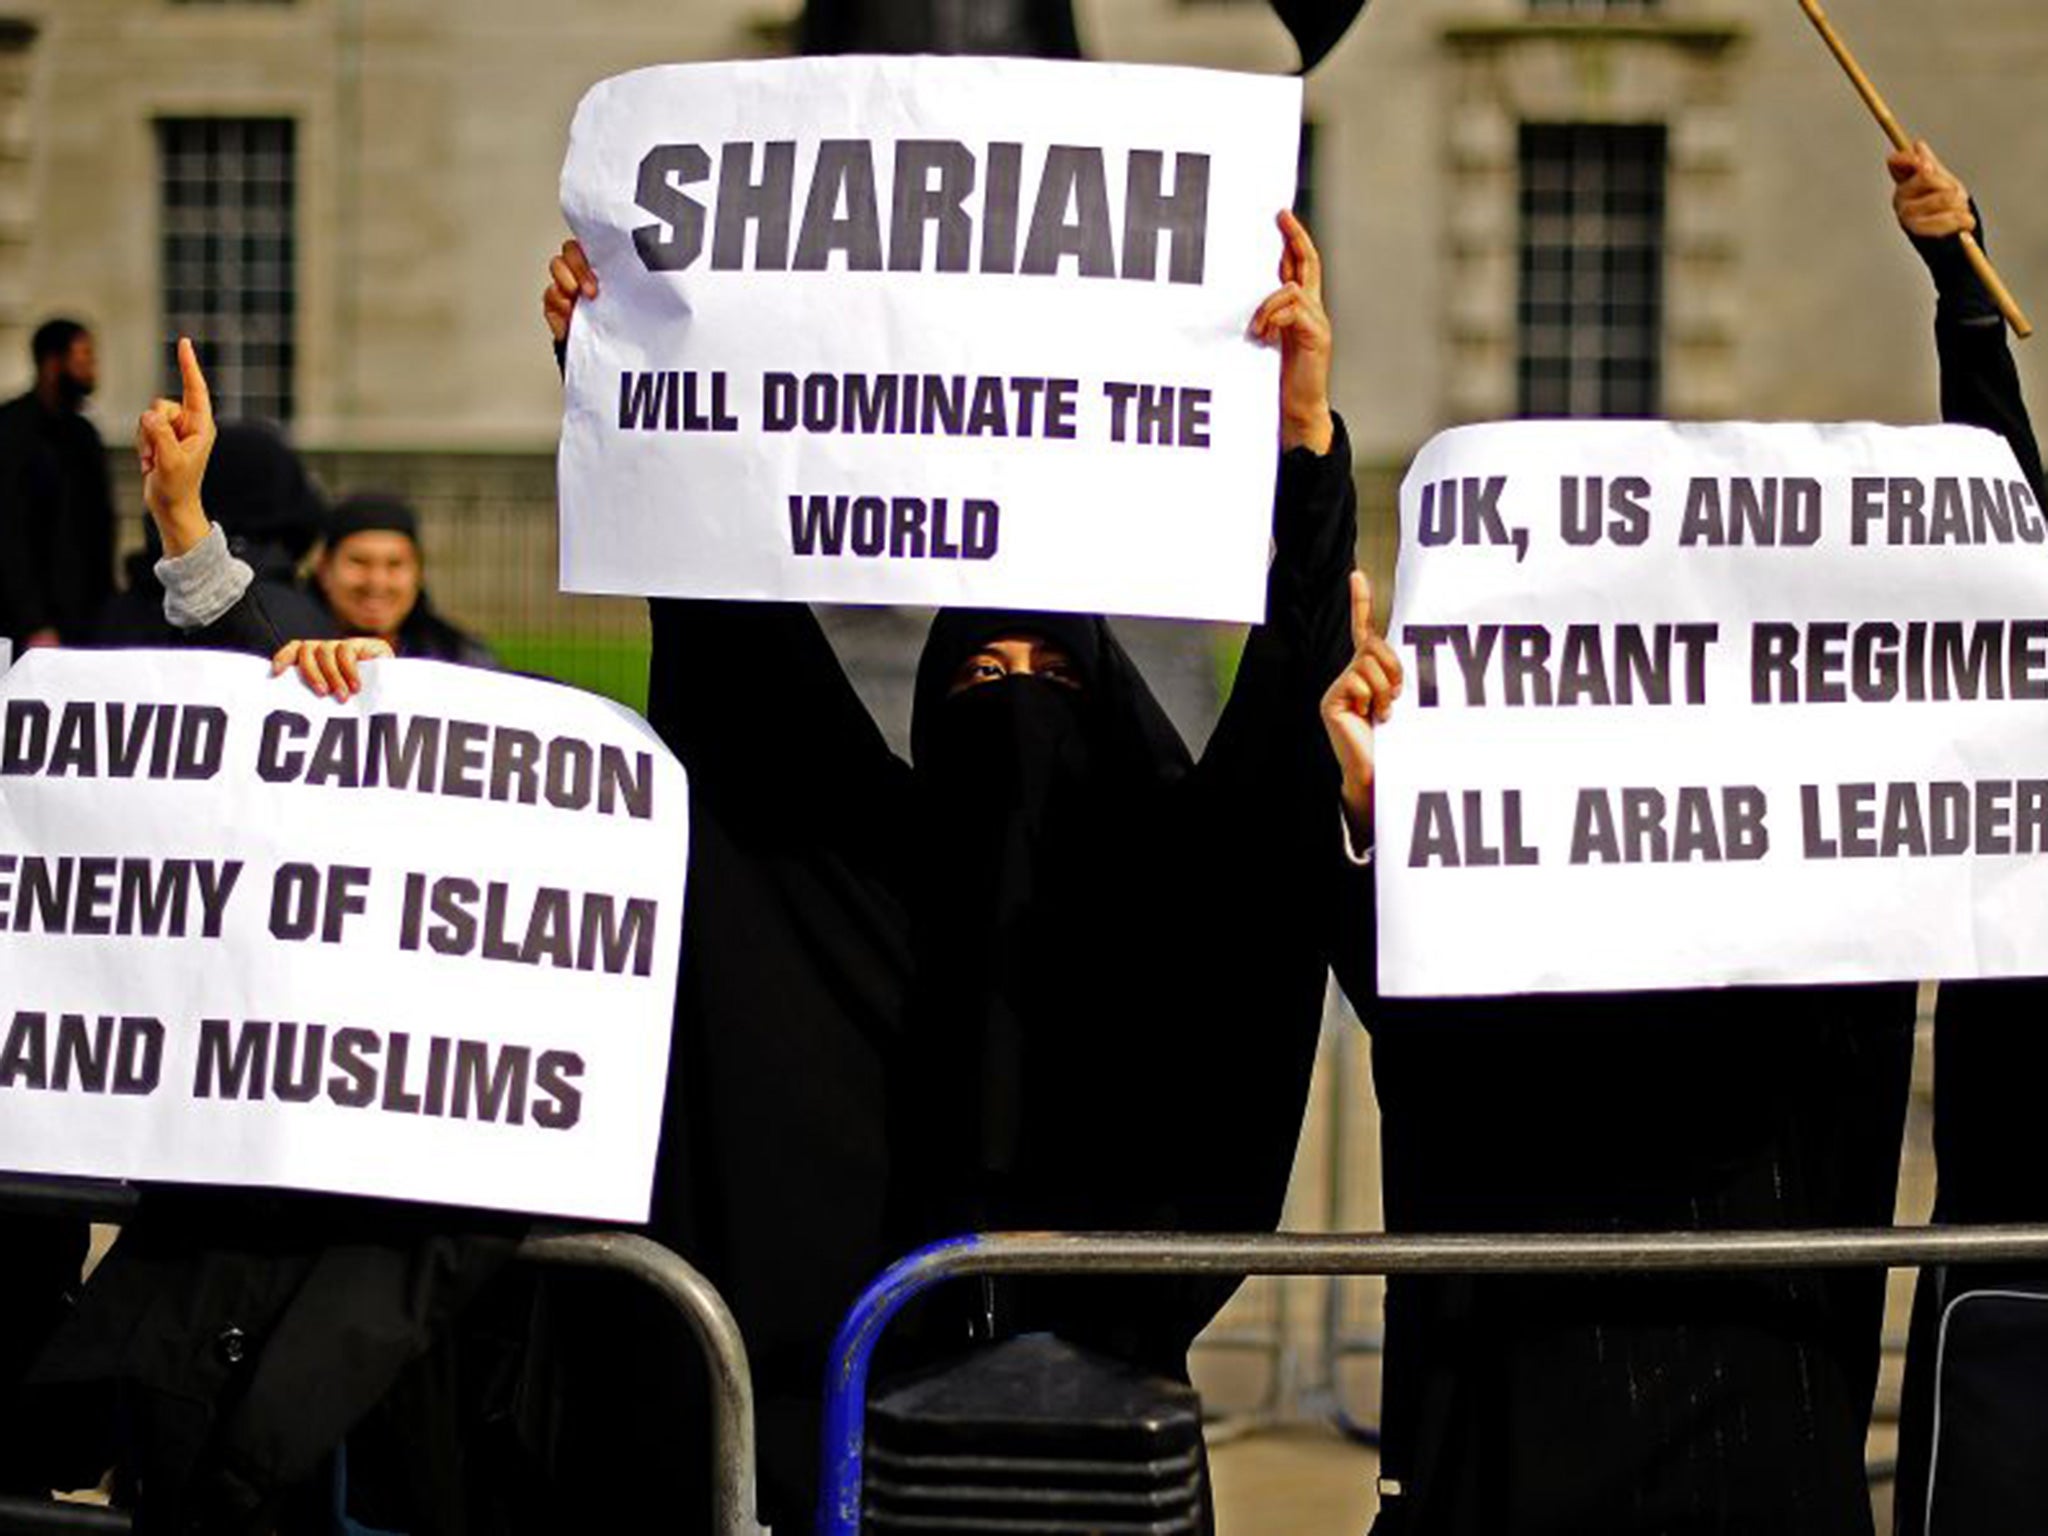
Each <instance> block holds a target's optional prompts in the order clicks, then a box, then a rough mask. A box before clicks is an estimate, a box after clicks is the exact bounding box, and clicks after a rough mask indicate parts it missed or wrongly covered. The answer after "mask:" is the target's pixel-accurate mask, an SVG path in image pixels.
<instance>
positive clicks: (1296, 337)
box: [1251, 209, 1336, 453]
mask: <svg viewBox="0 0 2048 1536" xmlns="http://www.w3.org/2000/svg"><path fill="white" fill-rule="evenodd" d="M1279 224H1280V236H1281V248H1280V287H1279V288H1278V289H1277V290H1276V291H1275V292H1273V293H1271V294H1268V295H1267V296H1266V299H1265V301H1264V302H1263V303H1262V304H1260V305H1259V307H1258V310H1257V312H1256V313H1254V314H1253V316H1252V323H1251V334H1252V335H1253V336H1254V337H1255V338H1256V339H1258V340H1260V341H1264V342H1278V343H1279V345H1280V446H1281V447H1282V448H1308V449H1310V450H1311V451H1313V452H1315V453H1327V452H1329V450H1330V442H1331V439H1332V437H1333V436H1334V434H1335V430H1336V428H1335V425H1334V423H1333V422H1332V421H1331V419H1330V347H1331V341H1332V336H1331V331H1330V316H1329V312H1328V311H1326V310H1325V309H1324V308H1323V258H1322V257H1321V256H1320V255H1318V254H1317V252H1316V243H1315V241H1313V240H1311V239H1310V238H1309V234H1308V230H1307V229H1306V228H1305V227H1304V226H1303V224H1302V222H1301V220H1299V219H1297V218H1296V217H1295V216H1294V215H1293V214H1291V213H1289V212H1287V211H1286V210H1285V209H1283V210H1281V213H1280V216H1279Z"/></svg>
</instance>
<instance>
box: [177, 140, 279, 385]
mask: <svg viewBox="0 0 2048 1536" xmlns="http://www.w3.org/2000/svg"><path fill="white" fill-rule="evenodd" d="M157 159H158V183H159V186H160V189H161V198H162V209H161V212H162V224H161V228H162V240H163V247H162V268H161V277H162V283H163V292H162V301H163V317H164V331H165V339H164V349H165V350H164V365H165V370H166V373H165V377H166V379H167V381H168V384H169V386H170V388H169V392H170V393H171V394H173V395H175V394H176V393H177V388H176V385H177V377H178V375H177V358H176V352H175V348H176V344H177V338H178V337H179V336H181V335H184V336H190V337H191V338H192V339H193V341H194V342H195V343H196V344H197V345H198V347H199V355H200V358H201V360H202V361H203V362H204V363H205V364H206V372H207V379H208V382H209V383H210V384H211V385H212V387H213V398H214V409H215V412H216V414H218V415H219V416H220V417H222V418H223V419H227V418H231V417H256V418H260V419H263V420H266V421H274V422H277V423H279V424H285V423H288V422H290V420H291V418H292V411H293V406H294V403H295V397H294V391H293V371H294V369H293V365H294V362H295V359H296V331H297V325H296V321H297V310H298V288H297V279H296V265H297V263H296V254H297V253H296V232H295V223H296V211H297V204H298V158H297V130H296V124H294V123H293V122H292V121H291V119H289V118H270V117H255V118H240V117H180V118H160V119H159V120H158V122H157Z"/></svg>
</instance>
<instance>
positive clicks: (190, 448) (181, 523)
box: [135, 336, 215, 556]
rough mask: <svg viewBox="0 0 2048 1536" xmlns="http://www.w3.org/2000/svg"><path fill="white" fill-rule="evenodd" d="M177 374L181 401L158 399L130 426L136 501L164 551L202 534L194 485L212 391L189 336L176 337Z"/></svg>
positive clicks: (206, 438)
mask: <svg viewBox="0 0 2048 1536" xmlns="http://www.w3.org/2000/svg"><path fill="white" fill-rule="evenodd" d="M178 373H179V376H180V378H181V379H182V380H183V383H184V396H185V397H184V399H183V400H158V401H157V402H156V403H155V404H154V405H152V406H151V407H150V408H149V409H148V410H146V411H144V412H143V413H142V419H141V421H139V422H138V423H137V424H136V428H135V454H136V458H137V459H138V460H139V461H140V462H141V465H142V503H143V505H144V506H146V507H148V508H149V515H150V517H151V518H152V519H153V520H154V521H155V523H156V531H157V533H158V534H159V535H160V536H161V537H162V539H163V541H164V553H165V554H167V555H173V556H176V555H182V554H184V553H186V551H188V550H190V549H191V548H192V547H193V546H194V545H195V544H197V543H199V541H200V540H202V539H204V538H205V537H206V529H207V522H206V509H205V508H204V507H203V506H202V505H201V504H200V500H199V487H200V484H201V482H202V481H204V480H205V478H206V461H207V459H208V458H210V457H211V456H212V454H213V440H214V436H215V432H214V425H213V396H212V395H211V394H210V393H209V392H208V391H207V388H206V375H205V374H203V373H201V372H200V371H199V354H198V353H197V352H195V351H194V350H193V348H192V339H191V338H190V337H189V336H181V337H179V338H178Z"/></svg>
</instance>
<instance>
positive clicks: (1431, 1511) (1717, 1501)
mask: <svg viewBox="0 0 2048 1536" xmlns="http://www.w3.org/2000/svg"><path fill="white" fill-rule="evenodd" d="M1331 838H1332V842H1333V845H1334V842H1335V833H1334V831H1333V832H1332V834H1331ZM1334 854H1335V850H1334V847H1333V858H1332V861H1331V862H1332V866H1333V872H1332V874H1331V876H1330V878H1331V879H1333V880H1335V881H1337V882H1338V885H1339V888H1340V889H1339V892H1338V893H1337V894H1336V895H1334V896H1333V899H1332V901H1331V904H1330V910H1331V911H1332V912H1336V913H1340V914H1348V916H1347V917H1346V918H1345V921H1344V926H1343V928H1342V930H1341V931H1340V933H1339V934H1338V936H1337V938H1336V940H1335V947H1334V949H1333V960H1332V963H1333V965H1334V966H1335V967H1336V969H1337V974H1338V978H1339V980H1340V982H1342V984H1343V985H1344V988H1345V990H1346V992H1347V994H1348V995H1349V996H1350V997H1351V999H1352V1001H1353V1002H1354V1003H1355V1004H1356V1005H1357V1007H1358V1010H1359V1013H1360V1016H1361V1018H1362V1019H1363V1020H1364V1022H1365V1024H1366V1027H1367V1028H1368V1030H1369V1031H1370V1032H1371V1036H1372V1062H1373V1077H1374V1086H1375V1090H1376V1092H1377V1094H1378V1098H1379V1105H1380V1137H1381V1176H1382V1187H1383V1197H1384V1203H1385V1215H1386V1224H1387V1229H1388V1230H1389V1231H1391V1232H1601V1231H1631V1230H1643V1231H1679V1230H1707V1229H1716V1228H1719V1229H1741V1228H1772V1227H1802V1228H1803V1227H1840V1226H1882V1225H1886V1224H1888V1223H1889V1222H1890V1220H1891V1216H1892V1205H1893V1198H1894V1191H1895V1189H1896V1184H1897V1173H1898V1159H1899V1147H1900V1137H1901V1135H1902V1132H1903V1127H1904V1116H1905V1108H1906V1099H1907V1092H1908V1086H1909V1079H1910V1075H1911V1063H1912V1029H1913V1018H1914V1011H1915V991H1916V989H1915V988H1913V987H1911V986H1902V985H1887V986H1866V987H1849V986H1830V987H1807V988H1799V987H1773V988H1731V989H1727V990H1718V991H1716V990H1680V991H1667V992H1639V993H1623V994H1604V995H1600V994H1595V995H1555V996H1525V997H1499V998H1448V999H1435V1000H1424V999H1391V998H1380V997H1379V996H1378V995H1377V990H1376V985H1375V972H1374V966H1375V956H1374V947H1373V931H1374V930H1373V921H1374V914H1373V888H1372V880H1371V878H1370V871H1369V870H1360V869H1348V868H1337V867H1335V866H1336V864H1337V860H1336V858H1335V857H1334ZM1883 1308H1884V1276H1883V1274H1882V1273H1881V1272H1877V1271H1864V1270H1835V1271H1811V1272H1791V1273H1762V1272H1759V1273H1747V1274H1732V1275H1720V1276H1715V1275H1668V1276H1652V1277H1604V1278H1588V1279H1569V1278H1556V1277H1461V1276H1406V1277H1396V1278H1394V1279H1392V1280H1390V1282H1389V1284H1388V1287H1387V1300H1386V1333H1385V1340H1386V1346H1385V1357H1384V1370H1383V1376H1382V1405H1381V1423H1382V1449H1381V1467H1380V1470H1381V1478H1382V1485H1381V1490H1382V1496H1381V1508H1380V1515H1379V1518H1378V1520H1377V1522H1376V1523H1375V1525H1374V1527H1373V1530H1374V1533H1375V1536H1591V1533H1610V1532H1611V1533H1615V1536H1623V1533H1626V1536H1651V1533H1666V1532H1686V1533H1694V1532H1716V1533H1727V1536H1771V1533H1783V1536H1835V1533H1859V1536H1860V1533H1864V1532H1868V1531H1869V1530H1870V1529H1871V1511H1870V1499H1869V1493H1868V1490H1867V1487H1866V1483H1865V1476H1864V1440H1865V1435H1866V1432H1867V1429H1868V1425H1869V1420H1870V1412H1871V1406H1872V1400H1873V1396H1874V1392H1875V1387H1876V1381H1877V1370H1878V1358H1879V1332H1880V1324H1881V1320H1882V1316H1883Z"/></svg>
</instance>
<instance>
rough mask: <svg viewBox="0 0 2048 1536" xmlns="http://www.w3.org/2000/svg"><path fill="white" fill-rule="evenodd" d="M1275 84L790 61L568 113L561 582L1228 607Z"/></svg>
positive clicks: (615, 87) (1256, 497) (1265, 356)
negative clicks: (575, 272) (580, 260)
mask: <svg viewBox="0 0 2048 1536" xmlns="http://www.w3.org/2000/svg"><path fill="white" fill-rule="evenodd" d="M1300 105H1301V89H1300V83H1299V82H1298V81H1295V80H1291V79H1279V78H1267V77H1261V76H1249V75H1235V74H1225V73H1219V72H1215V71H1206V70H1189V69H1163V68H1151V67H1140V66H1128V65H1104V64H1059V63H1049V62H1045V61H1041V60H1017V59H979V58H976V59H963V58H833V59H791V60H777V61H771V62H763V63H750V64H699V65H678V66H672V67H666V68H659V69H646V70H640V71H636V72H634V73H632V74H628V75H622V76H620V77H618V78H616V79H613V80H608V81H605V82H603V83H602V84H600V85H598V86H597V87H595V88H594V89H593V90H592V91H591V92H590V93H589V94H588V95H587V96H586V97H585V98H584V100H583V103H582V105H581V107H580V108H579V109H578V111H577V114H576V121H575V125H574V127H573V129H572V130H571V134H570V142H569V153H568V159H567V162H566V163H565V165H564V166H563V170H562V208H563V212H564V214H565V215H566V216H567V218H568V221H569V224H570V227H571V228H572V229H573V230H574V231H575V234H576V236H577V238H578V239H579V240H581V241H582V243H583V246H584V249H585V251H586V252H587V253H588V255H589V257H590V259H591V263H592V265H593V266H594V268H595V269H596V271H597V275H598V281H599V285H600V293H599V296H598V297H597V298H595V299H592V300H587V301H585V302H584V303H582V304H580V305H579V306H578V308H577V312H576V318H575V324H574V326H573V327H572V329H571V332H570V338H569V357H568V394H567V401H566V407H565V410H564V415H563V423H562V444H561V464H560V467H561V500H562V585H563V587H564V588H566V589H568V590H571V591H581V592H618V593H648V594H666V595H674V596H695V597H728V598H757V599H807V600H819V601H827V602H856V603H974V604H982V605H988V606H1004V607H1032V608H1051V609H1074V610H1104V611H1110V612H1118V613H1149V614H1162V615H1171V616H1179V617H1190V618H1215V619H1255V618H1258V617H1259V616H1260V610H1261V606H1262V602H1263V591H1264V574H1265V572H1264V568H1265V556H1266V545H1267V537H1268V532H1269V528H1270V521H1271V504H1272V494H1273V481H1274V466H1275V458H1276V452H1277V446H1276V445H1277V442H1278V406H1277V395H1278V380H1279V374H1278V368H1279V363H1278V355H1277V352H1276V351H1275V350H1274V349H1273V348H1271V347H1267V346H1262V345H1260V344H1259V343H1257V342H1255V341H1253V340H1252V339H1250V337H1249V336H1248V334H1247V327H1248V324H1249V322H1250V320H1251V317H1252V313H1253V311H1254V310H1255V309H1256V308H1257V306H1258V304H1259V301H1260V300H1261V299H1262V298H1264V297H1265V295H1266V294H1267V293H1269V292H1270V291H1272V289H1273V288H1274V287H1276V286H1277V280H1276V277H1275V272H1276V269H1277V265H1278V258H1279V253H1280V238H1279V234H1278V232H1277V231H1276V229H1275V227H1274V216H1275V214H1276V213H1277V212H1278V210H1280V209H1281V208H1284V207H1286V206H1287V205H1288V203H1289V202H1290V201H1291V200H1292V197H1293V193H1294V178H1295V156H1296V146H1297V139H1298V131H1299V130H1298V122H1299V114H1300Z"/></svg>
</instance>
